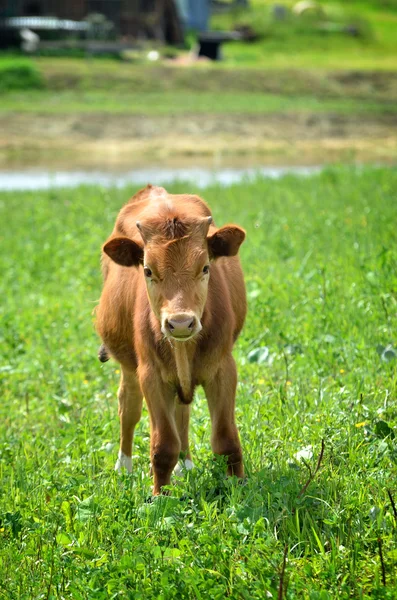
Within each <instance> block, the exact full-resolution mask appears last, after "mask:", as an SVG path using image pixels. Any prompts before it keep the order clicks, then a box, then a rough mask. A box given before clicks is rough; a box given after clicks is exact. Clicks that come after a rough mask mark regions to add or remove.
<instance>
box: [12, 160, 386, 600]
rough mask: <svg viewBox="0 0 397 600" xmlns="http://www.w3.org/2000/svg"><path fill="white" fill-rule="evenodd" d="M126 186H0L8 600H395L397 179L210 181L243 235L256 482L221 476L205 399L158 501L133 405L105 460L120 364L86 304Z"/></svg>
mask: <svg viewBox="0 0 397 600" xmlns="http://www.w3.org/2000/svg"><path fill="white" fill-rule="evenodd" d="M169 187H170V190H172V191H174V192H178V191H186V189H187V186H186V185H184V184H183V183H182V182H181V183H176V184H175V185H172V186H169ZM189 190H190V191H194V186H192V185H190V186H189ZM134 191H135V190H134V189H132V188H129V189H107V190H105V189H101V188H99V187H81V188H79V189H76V190H51V191H45V192H26V193H6V192H2V193H1V194H0V211H1V223H2V224H3V226H2V230H1V238H0V239H1V248H2V251H1V255H0V263H1V284H0V285H1V298H2V301H1V306H0V311H1V329H0V352H1V363H0V378H1V380H0V381H1V383H0V385H1V390H0V397H1V401H0V481H1V485H0V598H4V599H21V600H22V599H23V600H34V599H37V600H38V599H46V600H49V599H55V598H56V599H58V598H59V599H61V598H65V599H73V600H80V599H95V600H102V599H108V598H109V599H110V598H133V599H139V598H142V599H145V600H146V599H150V598H156V599H163V600H166V599H171V598H178V599H201V598H202V599H207V598H211V599H221V598H224V597H229V598H234V599H240V598H243V599H247V600H248V599H255V598H257V599H261V600H262V599H263V598H277V599H280V600H281V599H282V598H289V599H292V598H302V599H308V600H327V599H330V600H331V599H334V598H357V599H358V598H360V599H367V598H368V599H369V598H371V599H374V598H382V599H383V598H385V599H386V598H387V599H392V598H397V577H396V565H397V545H396V540H397V511H396V508H395V504H396V503H397V484H396V481H397V443H396V438H395V432H396V428H397V409H396V393H397V385H396V384H397V368H396V367H397V338H396V316H397V250H396V236H397V233H396V232H397V229H396V220H397V204H396V202H395V198H396V192H397V172H396V171H393V170H391V169H383V168H369V167H368V168H354V167H343V166H340V167H335V168H329V169H326V170H324V171H323V172H321V173H319V174H317V175H313V176H310V177H307V178H304V177H297V176H292V175H288V176H285V177H283V178H282V179H280V180H277V181H272V180H269V179H257V180H254V181H250V182H248V181H247V182H244V183H241V184H238V185H233V186H231V187H227V188H222V187H219V186H211V187H208V188H207V189H205V190H203V191H202V192H201V195H202V196H203V197H204V198H205V199H206V200H207V201H208V202H209V204H210V205H211V207H212V208H213V212H214V216H215V218H216V221H217V223H219V224H221V223H225V222H236V223H238V224H240V225H242V226H243V227H245V228H246V230H247V239H246V242H245V243H244V244H243V247H242V250H241V256H242V261H243V265H244V271H245V276H246V284H247V292H248V299H249V314H248V318H247V322H246V326H245V328H244V331H243V334H242V336H241V338H240V339H239V341H238V343H237V345H236V349H235V358H236V360H237V364H238V371H239V386H238V392H237V421H238V424H239V428H240V434H241V440H242V445H243V452H244V458H245V468H246V474H247V479H246V482H245V484H244V485H241V484H240V483H239V482H238V481H237V480H235V479H234V478H230V479H225V478H224V475H223V474H224V467H223V465H222V464H221V463H222V461H220V460H218V459H216V458H214V457H213V456H212V454H211V452H210V447H209V430H210V423H209V415H208V410H207V407H206V402H205V399H204V397H203V394H202V392H199V393H198V394H197V397H196V399H195V402H194V405H193V411H192V428H191V439H192V451H193V452H192V453H193V460H194V461H195V463H196V468H195V470H193V471H192V472H191V473H189V474H188V475H186V476H185V477H184V478H182V479H179V480H176V479H175V480H174V482H173V485H172V486H170V489H169V490H168V491H169V495H168V496H163V497H158V498H155V499H152V498H151V479H150V476H149V458H148V457H149V427H148V415H147V411H146V410H144V413H143V418H142V420H141V422H140V424H139V425H138V428H137V433H136V438H135V447H134V471H133V474H132V475H131V476H130V475H123V476H118V475H117V474H116V473H115V472H114V471H113V466H114V462H115V458H116V455H117V445H118V417H117V400H116V391H117V381H118V377H119V368H118V365H117V364H116V363H114V362H112V361H111V362H109V363H106V364H104V365H102V364H100V363H99V362H98V360H97V358H96V353H97V348H98V339H97V336H96V334H95V331H94V326H93V319H94V317H93V314H92V312H93V309H94V307H95V305H96V303H97V301H98V298H99V294H100V288H101V278H100V269H99V253H100V246H101V244H102V242H103V241H104V240H105V238H106V237H107V235H108V233H109V232H110V231H111V229H112V226H113V222H114V219H115V216H116V214H117V212H118V210H119V208H120V206H121V205H122V204H123V203H124V202H125V201H126V200H127V199H128V198H129V196H130V195H132V193H133V192H134Z"/></svg>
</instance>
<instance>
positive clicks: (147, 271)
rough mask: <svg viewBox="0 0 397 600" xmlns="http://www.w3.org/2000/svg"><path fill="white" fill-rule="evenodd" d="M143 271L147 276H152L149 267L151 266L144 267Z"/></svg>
mask: <svg viewBox="0 0 397 600" xmlns="http://www.w3.org/2000/svg"><path fill="white" fill-rule="evenodd" d="M143 272H144V273H145V277H151V276H152V271H151V270H150V269H149V267H143Z"/></svg>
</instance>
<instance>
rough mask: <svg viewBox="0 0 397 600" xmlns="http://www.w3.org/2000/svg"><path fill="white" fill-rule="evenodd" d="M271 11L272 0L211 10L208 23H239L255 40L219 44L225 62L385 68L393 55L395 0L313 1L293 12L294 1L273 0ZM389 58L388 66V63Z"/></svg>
mask: <svg viewBox="0 0 397 600" xmlns="http://www.w3.org/2000/svg"><path fill="white" fill-rule="evenodd" d="M279 4H281V5H282V7H284V11H285V14H284V16H282V17H278V18H277V17H276V16H275V3H274V2H273V1H272V0H252V1H251V3H250V9H248V10H247V9H240V10H239V11H234V12H228V13H223V14H218V15H214V16H213V18H212V27H214V28H216V29H231V28H234V27H236V26H237V27H241V26H243V27H245V28H247V27H248V28H249V29H251V30H252V31H253V32H254V33H255V35H256V36H257V38H256V40H255V41H252V42H245V43H244V42H243V43H238V44H228V45H225V52H224V56H225V60H226V61H227V62H229V63H230V64H241V63H244V64H249V63H251V64H261V65H262V66H270V65H271V66H273V67H277V68H286V67H287V68H291V67H295V68H297V67H298V68H305V67H306V68H308V67H309V68H313V67H315V68H324V69H329V68H333V69H335V68H359V69H368V68H370V69H373V68H378V69H379V68H380V69H382V68H390V69H393V70H394V69H395V65H396V62H395V57H396V54H397V39H396V35H395V30H396V25H397V10H396V9H397V5H396V3H395V2H394V0H391V1H390V2H387V1H386V2H368V1H366V0H357V1H356V0H353V1H350V2H346V1H341V0H339V1H338V0H337V1H335V2H329V1H326V0H324V1H321V2H318V3H317V4H318V6H319V9H318V10H315V11H310V10H308V11H306V12H304V13H302V14H301V15H300V16H297V15H296V14H295V13H294V12H293V10H292V8H293V6H294V5H296V4H297V2H296V1H295V0H285V1H283V2H282V3H279ZM393 61H394V66H393Z"/></svg>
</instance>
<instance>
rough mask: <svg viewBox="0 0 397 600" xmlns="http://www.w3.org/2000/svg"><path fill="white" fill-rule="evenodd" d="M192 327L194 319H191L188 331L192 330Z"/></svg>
mask: <svg viewBox="0 0 397 600" xmlns="http://www.w3.org/2000/svg"><path fill="white" fill-rule="evenodd" d="M193 327H194V319H192V320H191V321H190V323H189V325H188V329H193Z"/></svg>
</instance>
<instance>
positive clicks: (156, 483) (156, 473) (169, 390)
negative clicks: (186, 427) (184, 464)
mask: <svg viewBox="0 0 397 600" xmlns="http://www.w3.org/2000/svg"><path fill="white" fill-rule="evenodd" d="M138 377H139V381H140V384H141V389H142V392H143V395H144V396H145V399H146V403H147V406H148V409H149V415H150V459H151V463H152V471H153V494H154V495H155V496H156V495H158V494H160V493H161V488H162V487H163V486H164V485H169V484H170V483H171V474H172V471H173V469H174V467H175V465H176V463H177V462H178V457H179V453H180V451H181V441H180V438H179V435H178V430H177V425H176V420H175V405H176V397H175V390H174V388H173V387H172V386H170V385H168V384H167V383H164V381H163V380H162V379H161V377H160V375H159V373H157V372H156V370H155V369H153V367H151V366H150V365H140V366H139V368H138Z"/></svg>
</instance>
